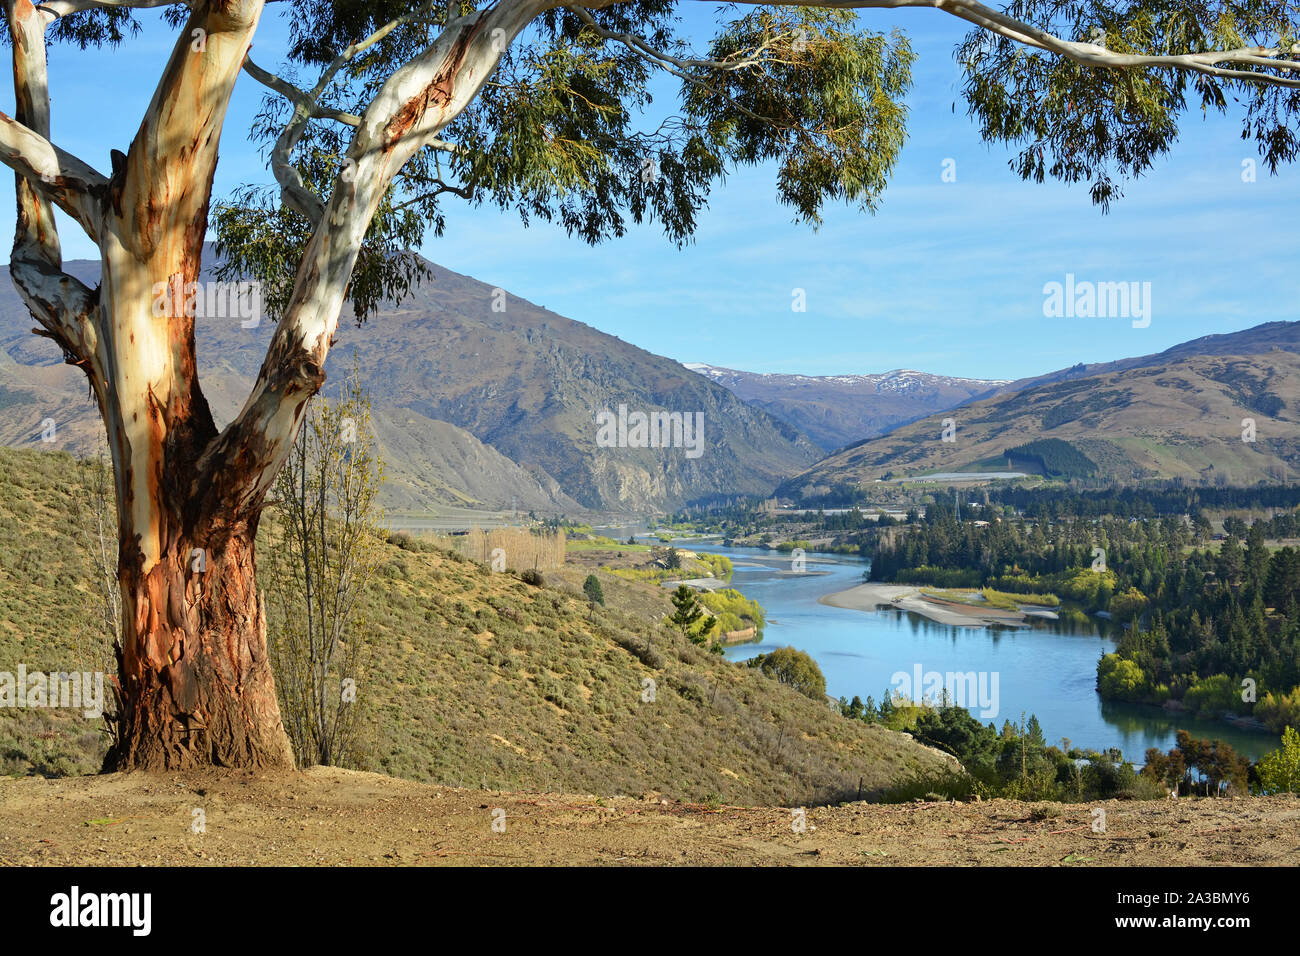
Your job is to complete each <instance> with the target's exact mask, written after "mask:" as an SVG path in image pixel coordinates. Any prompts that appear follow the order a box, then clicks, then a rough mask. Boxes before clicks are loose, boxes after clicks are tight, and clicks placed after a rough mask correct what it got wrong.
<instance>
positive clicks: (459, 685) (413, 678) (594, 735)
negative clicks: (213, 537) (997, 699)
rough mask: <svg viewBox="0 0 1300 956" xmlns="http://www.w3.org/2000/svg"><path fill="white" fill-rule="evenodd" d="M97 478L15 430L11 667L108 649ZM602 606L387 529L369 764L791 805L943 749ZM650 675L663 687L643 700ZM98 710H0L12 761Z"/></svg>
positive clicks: (45, 757) (10, 462)
mask: <svg viewBox="0 0 1300 956" xmlns="http://www.w3.org/2000/svg"><path fill="white" fill-rule="evenodd" d="M84 498H85V495H84V492H83V491H82V489H81V487H80V485H79V482H78V477H77V468H76V465H75V463H74V461H73V460H72V459H71V458H69V457H68V456H65V455H52V454H42V453H35V452H29V451H16V450H10V449H0V670H8V671H11V672H12V671H15V670H16V668H17V665H18V663H20V662H22V663H25V664H26V665H27V667H28V669H29V670H36V669H44V670H62V669H67V668H69V667H72V666H79V667H82V668H88V667H91V666H93V665H92V664H90V663H88V661H89V660H90V656H89V652H87V651H82V652H81V653H80V654H79V653H78V651H77V645H78V643H81V644H83V645H86V646H89V644H90V638H89V635H90V634H91V633H92V631H93V625H92V620H93V608H94V599H93V593H92V583H91V582H92V581H93V578H92V575H91V563H90V557H89V546H90V540H89V539H88V538H87V536H86V534H85V532H84V530H82V528H81V526H80V525H79V524H78V523H77V521H76V520H75V519H74V518H73V517H71V516H70V514H71V512H72V510H73V508H74V505H75V503H76V502H77V501H79V500H83V499H84ZM417 547H418V545H417ZM602 576H603V577H608V578H609V579H610V580H609V583H607V584H606V587H607V588H611V587H617V584H616V581H617V579H615V578H613V576H607V575H602ZM615 603H617V602H615ZM588 616H589V609H588V607H587V605H586V603H585V601H583V600H582V599H581V598H580V597H578V596H577V595H576V594H573V593H570V592H568V591H567V590H554V589H551V588H533V587H529V586H528V585H525V584H523V583H522V582H521V581H520V580H519V579H518V578H517V577H515V576H514V575H512V574H508V573H506V574H492V573H490V572H488V571H487V570H485V569H484V568H482V567H481V566H479V565H476V564H472V563H469V562H464V561H458V560H455V559H454V558H452V557H450V556H448V555H446V554H445V553H442V552H432V551H422V550H404V549H401V548H398V547H393V546H389V549H388V551H387V553H386V563H385V566H384V568H383V573H382V574H381V575H379V577H378V579H377V581H376V582H375V584H374V586H373V587H372V588H371V590H370V592H369V594H368V596H367V604H366V621H367V625H366V626H367V631H368V633H369V635H370V636H371V638H372V639H373V641H374V644H375V647H376V659H375V663H374V666H373V667H372V669H371V672H370V674H369V676H368V678H366V679H363V680H362V681H361V682H360V684H359V697H360V699H361V700H362V701H364V702H366V703H367V704H368V709H367V719H366V722H365V723H366V741H365V742H366V745H367V753H368V758H367V766H366V768H365V769H373V770H379V771H383V772H386V773H389V774H392V775H395V776H401V777H407V778H410V779H413V780H421V781H429V782H435V783H440V784H446V785H457V784H460V783H463V784H464V785H466V786H475V785H484V784H485V785H486V786H487V787H489V788H498V789H531V790H564V791H567V792H589V793H594V794H601V795H615V794H632V795H640V794H642V793H644V792H646V791H658V792H661V793H663V794H664V795H665V796H669V797H675V798H681V799H688V800H697V801H699V800H707V799H710V798H717V799H720V800H722V801H724V802H727V803H749V804H786V805H789V804H799V803H815V802H818V801H821V800H829V799H833V798H836V797H840V796H845V795H850V794H852V793H855V792H856V789H857V785H858V779H859V777H861V778H862V779H863V783H864V787H865V789H867V790H868V791H870V790H872V789H875V788H880V787H884V786H888V785H891V784H893V783H896V782H898V781H899V780H900V779H901V778H902V777H904V776H906V775H908V774H910V773H912V772H915V771H928V770H933V769H936V768H937V767H939V766H942V765H943V761H942V760H941V758H939V757H938V756H936V755H934V754H933V753H931V752H930V751H928V750H925V749H924V748H921V747H919V746H917V745H915V744H913V743H912V742H911V741H910V740H908V739H906V738H903V737H901V736H899V735H896V734H892V733H889V732H887V731H884V730H881V729H879V728H873V727H867V726H864V725H861V724H858V723H855V722H850V721H846V720H844V719H842V718H840V717H838V716H837V715H836V714H834V713H833V712H831V711H830V710H829V709H828V708H827V707H826V706H825V705H824V704H822V703H821V702H818V701H813V700H810V699H808V698H806V697H803V696H801V695H799V694H797V693H794V692H793V691H791V690H789V689H788V688H785V687H783V686H781V685H779V684H776V683H775V682H773V681H771V680H769V679H768V678H766V677H763V676H762V675H761V674H759V673H757V672H756V671H752V670H749V669H747V668H744V667H740V666H736V665H733V664H729V663H727V662H726V661H723V660H721V659H719V658H717V657H714V656H711V655H708V654H706V653H704V652H702V651H700V650H698V649H696V648H694V647H693V646H691V645H689V644H688V643H686V642H684V641H683V640H682V639H681V638H677V637H674V636H673V635H672V634H671V633H670V632H668V631H666V630H664V629H663V628H660V627H655V626H653V625H650V624H648V623H645V619H644V618H643V617H642V618H638V617H633V616H630V615H628V614H625V613H624V612H622V611H619V610H607V611H606V610H598V611H597V612H596V613H595V616H594V619H593V620H592V621H590V622H589V621H588ZM651 633H653V651H652V652H649V653H647V652H646V650H645V647H646V643H647V635H649V634H651ZM646 677H649V678H651V679H653V680H654V681H655V682H656V685H657V701H656V702H655V703H654V704H646V703H642V702H641V694H642V681H643V679H644V678H646ZM715 687H716V688H717V693H716V696H715V695H714V688H715ZM94 726H95V725H94V724H93V723H91V722H88V721H85V720H83V719H81V718H79V717H77V718H71V717H66V716H65V715H64V714H62V713H54V714H53V715H51V712H49V711H28V710H2V711H0V771H7V772H10V773H23V772H28V771H29V770H30V769H31V767H32V766H33V765H35V766H36V767H37V768H38V769H40V770H42V771H45V772H87V771H89V770H91V769H93V767H94V761H95V759H96V757H97V754H98V753H99V752H100V749H99V748H100V743H99V741H98V740H97V739H96V737H95V735H94ZM41 735H44V736H41ZM778 741H779V742H780V746H779V748H778Z"/></svg>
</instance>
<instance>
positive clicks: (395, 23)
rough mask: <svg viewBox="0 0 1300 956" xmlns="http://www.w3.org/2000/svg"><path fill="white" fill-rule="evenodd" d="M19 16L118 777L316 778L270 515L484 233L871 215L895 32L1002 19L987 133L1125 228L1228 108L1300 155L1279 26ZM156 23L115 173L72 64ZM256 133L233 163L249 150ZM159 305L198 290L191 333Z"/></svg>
mask: <svg viewBox="0 0 1300 956" xmlns="http://www.w3.org/2000/svg"><path fill="white" fill-rule="evenodd" d="M5 7H6V14H7V19H8V24H9V31H8V37H9V43H10V49H11V51H12V55H13V65H14V84H15V94H16V95H15V101H16V104H17V105H16V108H15V111H14V114H13V116H0V161H3V162H4V163H5V164H7V165H9V166H10V167H12V168H13V169H14V170H15V173H16V175H17V194H18V213H19V214H18V222H17V230H16V237H15V246H14V251H13V254H12V256H11V264H10V271H11V274H12V276H13V278H14V281H15V284H16V286H17V287H18V290H19V292H20V293H21V294H22V296H23V298H24V301H25V302H26V304H27V306H28V308H29V309H30V310H31V312H32V315H33V317H34V319H35V320H36V322H37V324H38V325H39V326H40V328H39V330H38V331H39V334H43V335H46V336H48V337H50V338H52V339H53V340H54V341H55V342H56V343H57V344H58V345H59V347H60V348H61V349H62V351H63V353H64V356H65V358H66V360H67V361H68V362H70V363H72V364H74V365H77V366H78V367H80V368H82V369H83V370H84V371H85V373H86V375H87V377H88V381H89V384H90V387H91V390H92V392H93V393H94V395H95V398H96V401H97V402H98V404H99V406H100V409H101V412H102V414H103V418H104V422H105V427H106V431H107V434H108V445H109V450H110V454H111V457H112V461H113V472H114V491H115V495H116V501H117V509H118V527H119V529H120V532H119V533H120V546H119V554H118V581H119V584H120V587H121V591H122V608H123V610H122V640H121V644H122V652H121V663H120V665H119V671H120V674H119V677H120V684H121V693H122V701H121V707H120V708H119V710H118V713H119V714H120V726H119V727H118V728H117V738H116V739H117V740H118V741H119V743H118V744H116V745H115V746H114V748H113V750H112V752H111V753H110V756H109V765H110V766H113V767H137V766H141V767H168V768H170V767H181V766H188V765H196V764H213V763H216V764H225V765H238V766H286V765H288V764H289V763H290V762H291V757H290V753H289V746H288V743H287V740H286V738H285V735H284V733H283V730H282V728H281V721H280V716H279V713H278V708H277V706H276V703H275V692H274V686H273V683H272V679H271V674H270V669H269V667H268V666H267V664H266V653H265V650H266V648H265V642H266V639H265V619H264V615H263V613H262V610H261V608H260V606H259V604H258V598H257V594H258V587H257V582H256V576H255V559H254V550H253V541H254V538H255V535H256V530H257V524H258V520H259V517H260V514H261V511H262V508H263V507H264V505H265V501H266V496H267V493H268V491H269V490H270V488H271V487H272V485H273V483H274V481H275V477H276V474H277V473H278V471H279V470H280V468H281V466H282V465H283V463H284V461H285V459H286V457H287V456H288V454H289V452H290V449H291V447H292V444H293V440H294V437H295V435H296V434H297V431H298V429H299V427H300V425H301V423H302V421H303V416H304V414H305V408H306V404H307V402H308V400H309V399H310V398H311V396H312V395H314V394H315V392H316V391H317V390H318V389H319V388H320V386H321V383H322V382H323V380H324V365H325V361H326V358H327V355H328V353H329V349H330V346H331V344H332V342H333V339H334V335H335V332H336V330H337V325H338V321H339V317H340V314H341V313H342V311H343V310H344V308H345V307H350V309H351V315H352V317H353V318H354V319H355V320H356V321H357V322H363V321H364V319H365V318H366V316H367V315H369V314H371V313H372V312H373V311H374V309H375V308H376V307H377V306H378V305H379V304H380V303H381V302H384V301H393V300H400V299H401V297H402V296H403V295H404V294H405V293H406V292H408V291H409V290H410V288H411V286H412V284H413V283H416V282H418V281H419V280H420V279H421V278H423V277H424V276H423V272H422V269H421V266H420V265H419V263H418V262H417V261H416V260H415V259H414V258H413V257H412V256H410V255H408V254H407V252H406V250H408V249H410V248H412V247H415V246H417V245H418V244H419V243H420V242H421V240H422V239H424V238H425V237H426V236H428V235H435V236H440V235H444V234H445V235H446V236H447V238H448V239H449V240H451V241H454V236H455V233H454V227H453V224H452V220H451V219H450V218H449V215H450V214H452V213H454V211H455V209H456V208H457V207H463V206H464V205H466V204H468V205H471V206H472V205H485V204H486V205H491V206H495V207H499V208H502V209H507V210H513V211H515V212H517V213H518V215H520V216H521V217H522V219H523V220H524V221H525V222H532V221H536V220H543V221H554V222H558V223H560V224H561V225H562V226H563V227H564V228H565V229H566V230H567V231H568V232H569V233H570V234H571V235H573V236H575V237H577V238H580V239H581V240H583V241H586V242H591V243H595V242H600V241H602V240H606V239H610V238H615V237H618V236H620V235H623V234H624V232H625V231H626V230H627V229H628V228H629V227H631V226H633V225H639V224H653V225H654V226H655V227H657V228H660V229H662V230H663V231H664V233H665V235H666V237H667V239H668V240H669V241H670V242H673V243H676V244H679V245H680V244H684V243H687V242H689V240H690V237H691V235H692V233H693V231H694V229H695V227H696V224H697V216H698V214H699V211H700V210H701V209H702V208H703V207H704V206H705V204H706V203H707V201H708V198H709V195H710V192H711V190H712V189H713V188H714V187H715V186H717V185H718V184H719V183H720V182H721V181H722V180H723V179H724V177H725V176H726V174H727V173H728V172H730V171H732V170H735V169H737V168H742V167H745V166H754V165H762V166H763V167H764V169H770V170H771V171H772V173H773V175H774V180H775V181H774V196H775V199H776V200H777V201H778V202H779V203H782V204H784V205H785V206H787V207H788V208H789V209H790V211H791V214H792V215H793V216H794V218H796V219H797V220H800V221H803V222H806V223H809V224H811V225H814V226H815V225H816V224H817V223H818V222H820V220H821V215H822V210H823V209H824V207H825V204H826V203H828V202H846V203H850V204H852V205H854V206H856V207H858V208H861V209H863V210H864V211H868V212H869V211H871V210H873V209H875V208H876V207H877V206H878V204H879V203H880V201H881V197H882V193H883V190H884V188H885V184H886V182H887V180H888V177H889V174H890V171H891V170H892V168H893V166H894V163H895V162H896V160H897V157H898V153H899V150H900V148H901V146H902V144H903V141H904V136H905V120H906V109H905V106H904V97H905V95H906V93H907V91H908V89H909V85H910V82H911V72H910V70H911V64H912V61H913V53H912V51H911V48H910V46H909V45H908V41H907V38H906V36H904V35H903V34H901V33H888V34H887V33H884V32H882V31H881V30H880V29H879V26H878V24H879V22H880V21H881V19H883V18H884V17H886V16H887V17H889V18H891V20H892V18H894V17H897V16H899V14H898V13H897V12H896V11H897V10H898V9H899V8H903V7H921V8H931V9H930V10H929V11H928V15H932V16H955V17H958V18H960V19H962V20H964V21H966V22H967V23H969V24H970V25H971V27H972V32H971V34H970V36H969V37H968V38H967V39H966V41H965V42H964V43H962V44H961V45H960V47H959V49H958V50H957V51H956V56H957V61H958V65H959V67H960V68H961V69H962V70H963V72H964V77H965V79H964V83H963V94H964V97H965V100H966V104H967V108H968V109H969V110H970V111H971V113H972V114H973V115H974V116H975V118H976V120H977V121H978V123H979V124H980V127H981V129H982V131H983V133H984V135H985V137H986V138H988V139H989V140H991V141H1002V142H1007V143H1011V144H1013V145H1015V146H1016V147H1017V148H1018V150H1019V152H1018V155H1017V159H1016V161H1015V163H1014V165H1015V168H1016V171H1017V172H1018V173H1019V174H1020V175H1021V176H1023V177H1024V178H1026V179H1032V180H1042V179H1044V178H1046V177H1049V176H1050V177H1054V178H1058V179H1061V180H1064V181H1067V182H1087V183H1088V184H1089V186H1090V188H1091V192H1092V197H1093V200H1094V201H1095V202H1097V203H1098V204H1100V205H1101V206H1102V207H1103V208H1104V207H1106V206H1107V205H1108V204H1109V202H1110V201H1111V200H1112V199H1113V198H1114V197H1115V196H1116V195H1118V192H1119V188H1120V184H1122V182H1123V181H1124V180H1125V179H1128V178H1131V177H1133V176H1136V175H1140V174H1142V173H1143V172H1145V171H1146V170H1148V169H1149V168H1150V167H1151V165H1152V164H1153V162H1154V161H1155V160H1156V159H1158V158H1159V157H1160V156H1161V155H1162V154H1163V153H1165V152H1166V151H1167V150H1168V149H1169V148H1170V147H1171V146H1172V144H1173V142H1174V141H1175V139H1176V135H1177V131H1178V126H1179V123H1180V121H1182V120H1183V118H1184V117H1185V116H1186V115H1188V114H1194V113H1195V111H1197V110H1198V109H1201V110H1214V111H1221V110H1222V111H1226V110H1229V109H1231V110H1233V111H1234V112H1235V113H1236V114H1237V115H1238V116H1239V117H1240V119H1241V122H1242V130H1243V135H1244V136H1245V137H1246V138H1248V139H1250V140H1252V141H1253V142H1254V144H1255V145H1256V146H1257V148H1258V150H1259V153H1260V155H1261V157H1262V160H1263V163H1264V165H1265V166H1266V167H1267V168H1269V169H1275V168H1276V167H1277V166H1278V165H1279V164H1281V163H1284V162H1288V161H1290V160H1291V159H1292V158H1294V156H1295V152H1296V105H1297V103H1296V95H1297V94H1296V90H1297V88H1300V78H1298V76H1297V72H1296V71H1297V68H1298V67H1300V64H1298V63H1297V62H1296V60H1295V59H1294V57H1295V56H1296V55H1297V48H1296V42H1295V41H1296V33H1297V29H1296V25H1297V13H1296V11H1295V9H1294V7H1292V6H1289V5H1288V4H1286V3H1283V2H1278V0H1249V2H1246V0H1232V2H1226V0H1193V2H1177V3H1173V2H1169V0H1110V2H1103V0H1071V2H1066V0H1018V2H1015V3H1012V4H1011V5H1009V6H1008V7H1006V8H1005V9H999V8H995V7H991V6H987V5H984V4H981V3H977V2H971V0H848V2H835V0H826V2H822V3H814V2H808V3H805V4H802V5H799V4H767V5H757V4H750V3H737V4H731V5H727V6H724V7H720V8H717V9H716V10H715V12H714V27H715V29H714V30H713V33H712V36H704V37H695V36H688V35H686V34H685V33H684V32H683V30H682V24H681V20H680V14H681V12H682V11H683V10H684V9H686V3H684V2H683V3H673V2H668V0H627V2H618V0H602V2H601V3H598V4H591V5H586V6H584V5H582V4H577V3H575V4H563V3H557V2H553V0H495V2H491V3H486V4H480V3H477V2H474V0H441V2H433V3H417V2H401V0H301V2H293V3H289V2H266V0H191V2H190V3H188V4H180V3H165V2H160V0H51V2H49V3H45V4H41V5H39V6H36V7H33V6H32V4H31V3H30V0H6V4H5ZM154 7H157V8H161V12H160V13H159V12H153V13H146V12H142V10H141V8H154ZM873 8H888V12H885V13H873V12H872V11H873ZM915 15H916V16H918V17H919V16H923V15H927V13H925V12H922V11H917V12H916V14H915ZM158 16H160V17H161V22H162V25H163V26H164V27H165V28H166V29H168V30H169V31H171V34H172V36H173V38H174V46H173V50H172V53H171V56H170V58H169V60H168V63H167V65H166V67H165V68H164V69H163V71H162V72H161V75H160V76H159V80H158V85H157V88H156V91H155V94H154V97H153V99H152V101H151V103H150V106H149V108H148V110H147V112H146V114H145V115H144V116H143V117H142V118H141V123H140V127H139V130H138V132H137V133H136V135H135V136H134V138H133V139H132V141H131V142H130V143H129V144H127V143H119V144H110V143H105V144H104V146H105V149H104V150H102V151H99V152H98V153H97V155H100V156H102V155H105V154H107V155H109V156H110V157H111V168H110V169H108V170H106V171H100V170H98V169H95V168H94V167H93V166H92V165H91V164H90V163H89V162H87V161H85V160H83V159H80V158H78V157H76V156H73V155H71V154H70V153H68V152H66V151H64V150H62V149H59V148H57V146H56V145H54V144H51V143H50V142H49V135H50V129H51V125H50V102H49V95H48V84H47V69H48V66H47V57H46V48H47V44H49V43H55V44H60V43H61V44H64V45H67V46H70V47H71V48H72V50H73V53H74V55H75V51H76V50H78V49H80V50H84V49H87V48H89V47H95V46H110V47H116V46H122V47H123V48H124V49H128V48H129V47H130V45H131V43H132V42H133V41H134V40H135V39H136V38H137V34H138V33H139V31H140V25H141V23H142V22H143V21H142V18H145V17H158ZM263 16H275V17H282V18H284V19H285V21H286V22H287V24H288V36H289V42H288V46H287V48H286V49H283V50H264V48H263V47H262V46H259V47H258V48H257V50H256V55H255V56H251V57H250V55H249V52H250V48H251V46H252V43H253V39H254V37H255V35H256V32H257V28H258V25H259V22H260V21H261V19H262V18H263ZM1098 30H1100V31H1102V32H1101V33H1100V34H1098V33H1097V32H1095V31H1098ZM660 74H664V75H667V76H668V77H669V79H670V80H671V81H672V83H673V84H674V85H675V86H676V94H677V95H676V97H675V100H676V101H675V102H674V103H672V104H670V106H669V108H668V109H662V108H661V105H660V104H652V103H651V101H650V89H651V84H650V80H651V78H652V77H654V76H656V75H660ZM250 81H252V82H260V83H262V84H263V85H265V86H266V88H267V89H268V91H269V93H268V98H267V101H266V104H265V108H264V109H263V110H262V112H261V114H260V115H259V117H258V119H257V122H256V123H255V124H254V129H253V130H252V133H253V135H254V138H255V139H256V140H257V141H258V142H259V143H260V144H261V147H262V149H263V151H264V155H265V156H266V159H267V162H268V167H269V175H268V177H266V179H265V180H264V181H262V182H258V183H249V184H246V185H245V186H243V187H242V188H240V189H238V190H236V191H235V192H234V193H233V195H230V196H227V197H224V198H222V199H221V200H220V201H215V202H214V197H213V196H212V191H211V188H212V187H211V184H212V181H213V176H214V173H215V168H216V163H217V144H218V142H219V141H220V138H221V136H222V133H223V126H224V122H225V111H226V106H227V104H228V102H229V98H230V95H231V91H232V90H233V88H234V85H235V84H236V83H237V82H250ZM110 97H111V91H105V108H111V106H112V103H111V99H110ZM647 115H656V116H657V115H663V116H665V117H666V118H665V119H663V120H662V121H657V122H655V123H653V124H652V123H650V122H647V121H646V120H645V117H646V116H647ZM225 132H227V133H233V134H234V135H233V136H231V137H229V138H227V148H228V149H230V148H232V144H233V143H236V142H239V141H240V140H241V139H242V134H243V133H244V132H245V131H244V130H236V131H229V130H227V131H225ZM55 206H57V207H58V208H60V209H62V210H63V211H64V212H65V213H67V214H68V215H69V216H70V217H71V218H72V220H73V221H74V222H75V223H76V224H77V226H78V227H79V228H81V229H83V230H84V231H85V232H86V233H87V235H88V236H90V238H91V239H92V240H93V241H94V242H95V243H96V245H97V246H98V248H99V249H100V253H101V265H102V282H101V285H100V286H99V287H97V288H94V289H91V288H89V287H87V286H85V285H84V284H82V283H80V282H79V281H78V280H76V279H75V278H74V277H72V276H69V275H67V274H65V273H64V272H63V268H62V253H61V249H60V245H59V239H58V233H57V230H56V228H55V222H54V218H53V209H54V207H55ZM209 233H214V234H215V236H216V239H217V241H218V244H219V247H220V250H221V253H222V255H223V260H222V263H221V265H220V274H221V275H222V276H223V277H233V276H236V275H239V276H241V277H243V276H248V277H252V278H257V279H260V280H261V281H262V282H263V286H264V289H263V291H264V299H265V302H266V304H267V308H268V311H269V312H270V314H271V318H273V319H274V320H275V322H276V329H275V333H274V336H273V338H272V341H271V344H270V346H269V348H268V351H267V355H266V358H265V361H264V364H263V366H262V369H261V372H260V374H259V376H258V378H257V381H256V383H255V384H254V386H253V389H252V392H251V394H250V395H249V397H248V400H247V402H246V403H245V405H244V407H243V409H242V410H241V411H240V413H239V414H238V415H237V416H236V418H235V419H234V420H233V421H231V422H230V423H229V424H227V425H226V426H225V427H224V428H221V429H218V428H217V427H216V425H215V423H214V421H213V418H212V415H211V412H210V411H209V409H208V405H207V402H206V400H205V398H204V396H203V392H202V388H201V386H200V383H199V380H198V375H197V371H196V362H195V355H194V335H193V316H192V315H187V314H186V312H187V310H186V309H184V308H180V307H179V306H180V305H181V304H182V303H181V302H179V301H177V300H179V299H183V297H184V294H185V293H184V290H185V289H186V288H187V287H188V286H189V284H190V283H192V282H195V281H197V278H198V276H199V274H200V267H201V256H202V251H203V247H202V243H203V240H204V238H205V237H206V236H207V235H208V234H209ZM159 283H162V284H163V287H164V288H168V289H173V290H176V291H175V293H174V295H173V297H172V302H171V305H172V306H173V307H172V308H169V309H167V310H165V314H164V315H161V316H159V315H156V314H154V310H153V309H152V306H153V304H154V302H155V298H156V294H155V292H154V289H155V288H156V287H157V286H158V284H159Z"/></svg>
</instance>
